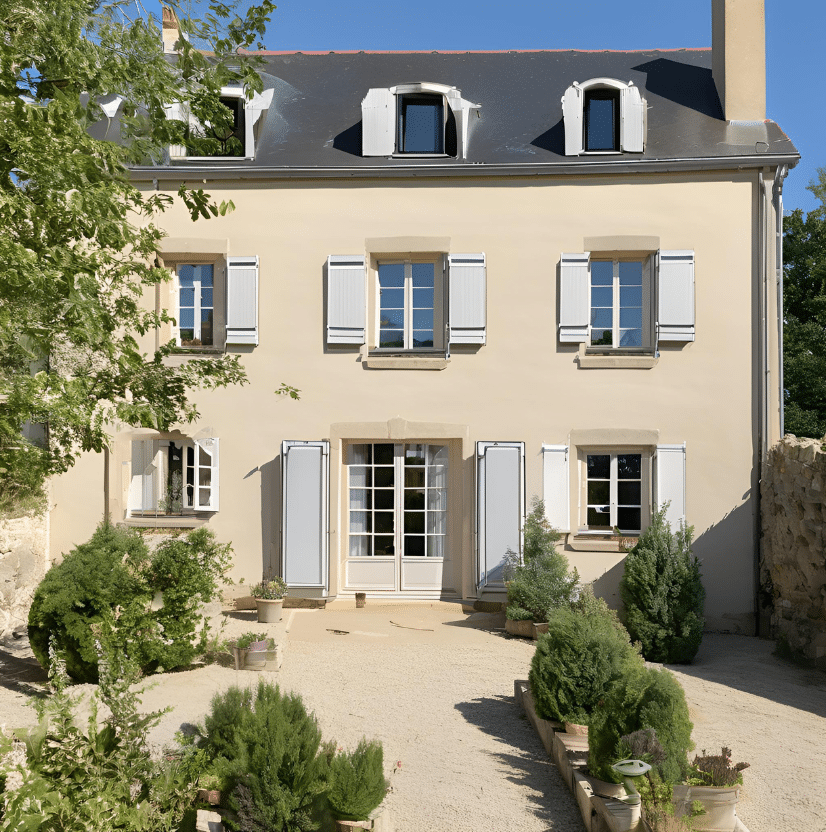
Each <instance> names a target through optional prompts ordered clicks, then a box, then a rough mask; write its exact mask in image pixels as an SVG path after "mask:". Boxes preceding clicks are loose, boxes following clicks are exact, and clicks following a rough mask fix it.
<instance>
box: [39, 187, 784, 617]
mask: <svg viewBox="0 0 826 832" xmlns="http://www.w3.org/2000/svg"><path fill="white" fill-rule="evenodd" d="M770 173H771V172H769V171H767V172H766V175H767V176H768V177H769V183H770V182H771V178H770V176H769V174H770ZM177 186H178V183H168V185H166V186H164V185H163V183H162V187H167V188H168V190H169V192H170V193H174V191H175V190H177ZM206 188H207V190H209V192H211V193H212V194H213V196H214V197H215V198H217V199H232V200H233V201H234V203H235V205H236V206H237V208H236V211H235V212H234V213H232V214H230V215H229V216H227V217H223V218H217V219H213V220H210V221H208V222H199V223H196V224H195V225H193V224H192V223H191V222H190V221H189V217H188V215H187V214H186V213H185V212H184V211H183V210H182V209H175V210H173V211H170V212H169V213H167V214H166V215H165V217H164V218H163V223H164V226H165V227H166V228H167V229H168V230H169V233H170V235H172V236H173V237H180V238H199V237H200V238H201V239H203V240H204V245H205V251H208V252H210V251H214V242H211V241H214V240H220V241H224V240H226V241H227V246H228V253H229V254H230V255H250V254H256V255H258V257H259V259H260V295H259V320H260V327H259V328H260V344H259V345H258V346H256V347H254V348H253V347H244V348H233V350H234V351H237V352H238V353H239V354H241V356H242V361H243V364H244V366H245V368H246V370H247V373H248V376H249V382H250V383H249V384H248V385H246V386H243V387H238V388H234V389H228V390H218V391H213V392H202V393H200V394H198V396H197V402H198V406H199V408H200V411H201V414H202V415H201V419H200V420H199V422H198V423H197V425H194V426H191V428H188V429H185V430H188V432H189V434H190V435H192V434H194V433H197V432H199V431H205V432H211V433H212V435H214V436H217V437H220V439H221V470H220V482H221V507H220V511H219V512H217V513H216V514H215V515H214V516H213V517H211V518H210V520H209V524H210V526H211V527H213V528H214V529H215V531H216V533H217V534H218V536H219V537H220V538H221V539H224V540H231V541H232V543H233V546H234V548H235V551H236V561H235V577H236V578H240V577H244V578H245V579H246V580H248V581H249V580H255V579H257V578H258V577H259V576H260V575H261V573H262V571H265V572H269V571H277V570H278V568H279V558H280V551H279V549H280V544H279V522H280V517H279V515H280V473H279V470H280V469H279V459H278V457H279V449H280V443H281V441H282V440H284V439H297V440H318V439H329V438H333V440H334V441H333V454H332V455H331V459H332V460H333V464H332V465H331V473H330V485H331V494H330V505H331V519H330V541H331V579H332V583H331V592H332V593H333V594H335V592H336V590H337V588H338V586H339V585H338V580H339V570H338V568H337V564H338V563H339V561H340V560H341V552H342V548H343V542H344V541H345V540H346V534H345V532H346V528H343V521H342V514H341V510H340V506H341V500H342V492H343V479H342V466H341V457H340V452H341V444H340V443H341V441H342V439H347V438H348V437H346V436H345V437H342V434H341V431H340V429H339V428H335V427H334V425H340V424H341V423H371V424H376V423H379V424H381V423H387V422H388V421H389V420H392V419H393V418H394V417H400V419H401V420H406V421H407V422H420V423H428V424H430V425H431V426H436V425H445V426H454V427H455V428H456V431H455V432H454V433H452V434H450V435H451V436H453V437H454V438H455V439H456V441H457V442H459V444H458V445H457V446H456V447H458V448H460V449H461V450H460V451H458V452H457V451H455V450H454V456H456V455H458V457H459V458H460V459H461V462H460V468H461V470H458V471H454V472H453V475H454V479H453V482H452V492H451V501H452V502H451V508H452V509H454V511H453V516H452V523H453V525H452V526H451V536H450V543H449V545H450V549H451V555H452V566H451V570H452V572H451V579H450V581H448V580H447V579H446V581H445V586H446V587H449V588H451V589H455V591H456V592H457V593H458V594H459V595H462V596H464V597H469V596H471V595H473V594H475V586H474V562H473V558H474V550H475V542H474V539H473V525H474V520H473V517H474V515H473V512H474V493H473V482H474V457H473V449H474V446H475V442H476V441H479V440H490V441H495V440H502V441H504V440H521V441H524V443H525V448H526V491H527V495H528V497H530V495H533V494H538V495H542V460H541V448H542V444H543V443H553V444H567V443H568V441H569V435H570V433H571V431H577V430H585V429H592V430H600V429H601V430H608V429H634V430H645V431H658V432H659V433H658V436H659V440H658V441H659V442H660V443H664V444H677V443H683V442H685V443H686V458H687V475H686V479H687V497H686V505H687V518H688V522H689V523H691V524H693V525H694V527H695V539H696V544H695V551H696V554H697V555H698V556H699V557H700V559H701V560H702V562H703V574H704V580H705V584H706V588H707V592H708V600H707V613H708V616H707V617H708V625H709V627H710V628H712V629H732V630H740V631H744V632H751V631H752V629H751V628H752V615H753V606H754V601H753V598H754V573H755V566H754V564H755V546H756V537H755V528H756V525H755V524H756V515H755V512H756V503H757V500H756V470H757V469H756V462H757V456H758V452H759V449H758V446H757V427H758V418H759V413H758V404H757V402H758V394H757V390H758V385H759V382H760V376H761V375H762V373H761V371H760V368H759V364H758V346H759V338H758V330H757V326H758V299H759V298H758V280H757V277H758V244H759V242H760V236H759V234H758V228H757V226H758V208H757V205H758V196H759V189H758V181H757V175H756V173H755V172H732V173H713V174H712V173H709V174H674V175H665V174H660V175H656V176H654V175H651V176H642V175H640V176H629V175H625V176H622V177H608V176H605V177H588V178H574V177H572V176H565V177H559V178H552V177H542V178H539V177H531V178H527V177H526V178H516V177H508V178H503V179H502V180H499V181H496V180H494V179H487V180H485V179H481V178H479V179H467V180H463V181H456V180H432V179H428V180H420V181H417V180H411V179H407V180H403V181H402V180H397V181H386V182H384V181H383V182H378V181H372V182H365V181H350V180H348V181H329V180H328V181H323V182H292V181H283V180H282V181H276V182H247V183H242V184H240V185H239V184H237V183H235V184H233V185H232V186H231V187H230V186H229V185H226V184H223V183H220V182H209V183H208V184H207V186H206ZM764 198H765V196H764ZM764 220H765V223H766V228H767V229H768V228H771V217H770V213H766V214H765V215H764ZM595 237H600V238H607V237H615V238H620V242H621V240H622V239H625V240H626V241H628V240H630V238H636V239H637V240H640V239H648V240H649V241H650V239H651V238H658V239H659V245H660V247H661V248H663V249H693V250H694V252H695V258H696V260H695V262H696V289H695V291H696V340H695V341H694V342H693V343H689V344H685V345H677V344H661V354H660V357H659V360H658V361H657V362H651V363H654V366H649V367H648V368H644V369H643V368H640V369H638V368H631V369H623V368H596V369H583V368H581V367H580V366H579V364H578V360H577V359H578V352H577V345H575V344H572V345H560V344H559V343H558V341H557V322H558V314H557V313H558V292H559V289H558V284H559V277H558V266H559V258H560V253H561V252H563V251H564V252H576V251H583V250H585V246H586V245H587V244H593V239H591V238H595ZM383 238H390V239H388V240H387V243H386V245H387V247H388V248H386V249H385V250H388V251H391V250H392V251H396V250H397V247H398V245H399V242H398V238H415V239H413V240H410V239H409V240H408V241H407V242H406V243H405V245H407V246H408V249H409V250H410V251H432V250H434V249H433V247H434V241H437V242H438V245H439V246H444V247H445V249H446V251H449V252H484V253H485V255H486V258H487V310H488V317H487V344H486V345H485V346H483V347H479V348H458V349H457V348H455V349H453V351H452V354H451V357H450V361H449V363H448V364H447V365H446V367H445V369H442V370H438V371H432V370H393V369H391V370H388V369H370V368H368V367H367V366H366V362H365V361H364V360H363V358H364V356H363V355H362V353H361V352H360V350H359V348H358V347H353V348H346V347H343V348H327V347H326V346H325V306H324V304H325V285H324V275H325V264H326V260H327V256H328V255H330V254H363V255H367V256H368V259H369V255H370V253H371V252H376V251H381V250H382V248H383V244H382V242H381V241H382V239H383ZM767 241H768V243H769V244H770V245H771V243H772V241H773V238H772V237H771V235H769V236H767ZM636 244H645V243H636ZM647 244H650V242H649V243H647ZM210 245H212V246H213V248H209V246H210ZM618 245H619V244H618ZM629 245H630V243H629ZM196 246H197V243H196ZM393 246H395V248H393ZM626 247H627V246H626ZM187 250H189V249H187ZM767 259H768V262H769V263H773V262H774V260H773V255H770V256H769V257H768V258H767ZM770 279H771V281H773V280H774V271H773V269H772V270H771V272H770ZM773 286H774V284H773V282H772V283H771V284H770V285H769V286H768V287H767V288H768V290H769V291H768V292H767V295H768V297H769V299H770V300H771V299H772V298H773V297H774V294H775V292H774V290H773V288H772V287H773ZM162 291H164V292H166V293H167V294H166V296H165V297H166V298H168V297H169V295H168V292H169V290H168V289H166V288H162ZM147 302H148V303H154V299H148V300H147ZM771 302H772V303H774V301H773V300H772V301H771ZM768 311H769V320H770V321H771V320H775V321H776V310H775V318H772V317H771V315H772V313H773V310H772V309H771V308H770V309H769V310H768ZM774 329H775V330H776V324H775V325H774ZM772 337H773V340H771V342H770V348H771V350H772V353H771V354H772V356H773V359H772V365H771V370H772V372H773V373H776V370H777V356H776V336H772ZM151 346H152V343H151V342H147V348H150V347H151ZM282 382H285V383H287V384H290V385H294V386H296V387H298V388H300V389H301V399H300V401H294V400H292V399H289V398H287V397H284V396H278V395H275V393H274V391H275V390H276V388H278V386H279V385H280V384H281V383H282ZM767 410H768V412H769V414H770V418H771V420H772V421H771V424H772V427H771V430H772V433H773V434H776V433H777V430H778V425H777V418H776V416H775V415H774V414H775V412H776V410H777V396H776V393H775V394H773V400H772V401H771V402H770V403H769V407H768V409H767ZM447 429H448V428H446V430H447ZM450 429H451V430H452V428H450ZM431 430H432V431H435V430H436V427H432V428H431ZM349 438H351V439H358V438H360V437H358V436H351V437H349ZM414 438H418V439H422V440H426V439H428V438H436V437H435V436H417V437H414ZM459 440H461V441H459ZM336 442H338V443H339V444H338V446H336ZM126 447H128V446H126ZM113 453H117V451H113ZM127 458H128V451H123V450H122V449H121V451H120V456H118V457H117V464H114V463H113V464H112V465H111V466H110V468H111V469H112V472H113V473H112V474H111V476H110V483H112V486H111V493H110V506H111V509H112V515H113V519H116V520H117V519H122V518H123V516H124V511H125V505H124V502H123V496H124V489H123V484H122V481H121V478H122V473H123V472H122V470H121V469H122V465H123V462H124V460H126V459H127ZM115 469H118V470H117V471H115ZM101 471H102V466H101V465H97V466H94V465H92V466H90V465H88V464H86V463H84V464H83V465H81V466H78V467H77V468H76V469H75V470H73V471H71V472H70V473H69V474H67V475H66V476H65V477H63V478H62V479H61V481H59V483H58V485H57V492H58V493H61V494H64V495H66V497H65V498H64V499H62V500H61V504H58V506H57V508H56V509H55V514H54V515H53V524H52V528H53V529H54V534H53V551H60V550H61V548H65V547H66V546H68V544H69V542H78V540H80V539H85V538H86V537H88V535H89V534H90V533H91V530H92V528H93V525H94V520H95V519H97V518H93V515H95V511H96V510H97V508H96V507H97V506H98V505H102V498H98V496H97V494H98V493H99V492H100V491H101V488H102V482H101ZM92 495H93V496H92ZM72 498H74V500H76V501H78V502H79V503H82V504H83V505H82V507H79V508H78V510H77V512H76V513H75V512H74V511H73V510H72V509H71V508H70V503H71V499H72ZM571 500H572V514H573V517H572V519H573V522H576V516H575V513H576V511H577V494H576V493H572V495H571ZM457 507H458V508H457ZM457 511H458V513H459V514H460V516H459V517H456V513H457ZM566 553H567V555H568V557H569V559H570V561H571V563H572V564H573V565H576V566H577V567H578V568H579V570H580V572H581V574H582V575H583V577H584V578H586V579H588V580H595V581H596V587H597V590H598V591H599V592H601V593H602V594H604V595H605V596H606V597H608V598H609V599H610V600H611V601H612V602H617V601H618V598H617V595H616V587H617V582H618V580H619V576H620V574H621V569H622V565H621V557H622V556H621V554H619V553H617V552H595V551H590V552H589V551H585V552H583V551H576V550H574V549H572V548H570V547H569V548H567V549H566Z"/></svg>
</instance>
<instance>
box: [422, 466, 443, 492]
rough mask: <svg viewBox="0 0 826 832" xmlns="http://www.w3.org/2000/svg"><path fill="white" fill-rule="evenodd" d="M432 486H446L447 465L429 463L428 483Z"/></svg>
mask: <svg viewBox="0 0 826 832" xmlns="http://www.w3.org/2000/svg"><path fill="white" fill-rule="evenodd" d="M427 484H428V485H429V486H431V487H432V488H446V487H447V465H431V466H430V468H429V470H428V483H427Z"/></svg>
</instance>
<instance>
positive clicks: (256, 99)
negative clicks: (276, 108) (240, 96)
mask: <svg viewBox="0 0 826 832" xmlns="http://www.w3.org/2000/svg"><path fill="white" fill-rule="evenodd" d="M274 92H275V90H274V89H272V88H270V89H268V90H263V91H262V92H257V93H255V94H254V95H253V97H252V98H251V99H250V100H249V101H247V102H246V110H247V121H249V122H250V124H251V126H253V127H254V126H255V123H256V122H257V121H258V119H259V118H261V113H263V112H264V110H268V109H269V107H270V104H272V96H273V93H274Z"/></svg>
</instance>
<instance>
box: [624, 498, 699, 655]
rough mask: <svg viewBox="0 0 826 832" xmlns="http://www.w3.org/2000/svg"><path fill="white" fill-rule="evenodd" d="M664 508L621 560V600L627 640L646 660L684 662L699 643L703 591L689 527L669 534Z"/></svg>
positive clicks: (697, 648)
mask: <svg viewBox="0 0 826 832" xmlns="http://www.w3.org/2000/svg"><path fill="white" fill-rule="evenodd" d="M665 510H666V506H664V507H663V508H661V509H660V510H659V511H656V512H655V513H654V517H653V520H652V522H651V525H650V526H649V527H648V528H647V529H646V530H645V531H644V532H643V533H642V535H640V539H639V541H638V542H637V545H636V546H634V548H633V549H631V551H630V552H629V553H628V555H627V556H626V558H625V572H624V573H623V576H622V579H621V581H620V596H621V598H622V601H623V604H624V605H625V614H624V619H623V620H624V621H625V626H626V627H627V628H628V632H629V633H630V634H631V638H632V639H634V640H635V641H639V642H640V644H641V645H642V654H643V656H645V658H646V659H647V660H648V661H651V662H664V663H666V664H678V663H684V664H685V663H688V662H690V661H691V660H692V659H693V658H694V656H696V655H697V651H698V650H699V649H700V642H701V641H702V638H703V624H704V623H705V620H704V618H703V606H704V604H705V589H704V588H703V583H702V580H701V577H700V562H699V561H698V560H697V558H695V557H694V556H693V555H692V552H691V538H692V535H693V533H694V529H693V527H692V526H683V525H681V526H680V528H679V529H678V531H676V532H675V533H672V531H671V527H670V525H669V523H668V521H667V520H666V519H665Z"/></svg>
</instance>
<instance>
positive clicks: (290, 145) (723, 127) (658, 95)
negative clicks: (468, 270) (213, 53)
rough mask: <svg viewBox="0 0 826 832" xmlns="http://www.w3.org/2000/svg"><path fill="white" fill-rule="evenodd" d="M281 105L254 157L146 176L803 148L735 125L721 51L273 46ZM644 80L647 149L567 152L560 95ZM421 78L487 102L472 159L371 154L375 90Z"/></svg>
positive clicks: (671, 161)
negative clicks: (718, 63) (723, 95)
mask: <svg viewBox="0 0 826 832" xmlns="http://www.w3.org/2000/svg"><path fill="white" fill-rule="evenodd" d="M262 56H263V58H264V65H263V66H262V67H261V70H260V72H261V75H262V78H263V81H264V88H265V89H269V88H272V89H273V91H274V93H273V99H272V104H271V106H270V107H269V109H268V110H267V111H265V112H264V114H263V117H262V123H261V124H260V127H259V128H258V130H259V133H258V140H257V142H256V152H255V158H254V159H252V160H233V159H226V158H223V159H221V158H216V159H210V160H206V161H203V160H201V161H196V160H192V161H174V162H173V163H172V164H170V165H165V166H162V167H152V168H148V167H146V168H140V167H138V168H135V169H134V173H135V174H136V175H137V177H138V178H145V177H148V176H150V175H151V176H152V177H160V178H167V177H169V178H173V177H174V178H180V176H181V173H182V171H189V172H190V173H191V172H194V171H207V170H208V171H211V173H212V174H213V175H214V176H217V177H218V178H224V177H227V178H237V177H240V178H246V177H256V176H276V177H277V176H294V175H301V176H308V175H309V176H313V175H315V176H342V175H344V176H360V175H371V176H374V175H377V174H379V175H380V174H389V173H390V172H391V170H392V171H393V172H394V173H395V174H396V175H414V176H422V175H431V176H432V175H452V174H458V175H479V174H482V175H484V174H486V173H487V174H497V175H501V174H503V173H516V174H524V173H534V172H535V173H543V172H544V173H550V172H553V173H565V172H573V171H579V172H582V171H583V170H599V169H606V172H609V171H610V172H619V171H622V170H631V169H633V170H638V171H639V170H652V171H653V170H678V169H697V168H729V169H730V168H732V167H756V166H763V165H772V164H789V165H794V164H796V162H797V161H798V159H799V154H798V152H797V150H796V149H795V147H794V145H793V144H792V143H791V141H790V140H789V139H788V137H787V136H786V135H785V134H784V133H783V131H782V130H781V129H780V128H779V126H778V125H777V124H775V123H774V122H772V121H765V122H740V123H737V122H726V121H725V120H724V119H723V113H722V109H721V106H720V99H719V97H718V94H717V89H716V87H715V85H714V81H713V80H712V74H711V50H710V49H696V50H676V51H659V50H650V51H636V52H582V51H536V52H395V53H392V52H391V53H369V52H357V53H341V52H339V53H323V54H320V53H309V54H305V53H289V54H286V53H263V54H262ZM598 77H608V78H615V79H618V80H620V81H623V82H628V81H633V83H634V85H635V86H637V87H638V88H639V89H640V92H641V94H642V96H643V97H644V98H645V99H646V100H647V104H648V110H647V118H648V127H647V137H646V145H645V152H644V153H642V154H628V153H621V154H611V155H607V156H596V157H595V156H588V155H583V156H566V155H565V135H564V125H563V121H562V105H561V99H562V96H563V94H564V92H565V90H566V88H567V87H569V86H570V85H571V84H572V83H573V82H574V81H579V82H583V81H587V80H589V79H591V78H598ZM412 82H432V83H438V84H445V85H448V86H453V87H456V88H458V89H459V90H460V91H461V94H462V98H464V99H466V100H468V101H471V102H473V103H475V104H479V105H481V109H480V110H479V114H480V117H479V118H478V119H477V118H476V117H475V116H472V118H471V132H470V136H469V142H468V147H467V152H466V158H464V159H462V158H452V157H451V158H438V159H433V158H430V159H412V158H382V157H363V156H362V155H361V138H362V125H361V101H362V99H363V98H364V96H365V95H366V94H367V91H368V89H370V88H373V87H392V86H395V85H397V84H404V83H412Z"/></svg>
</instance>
